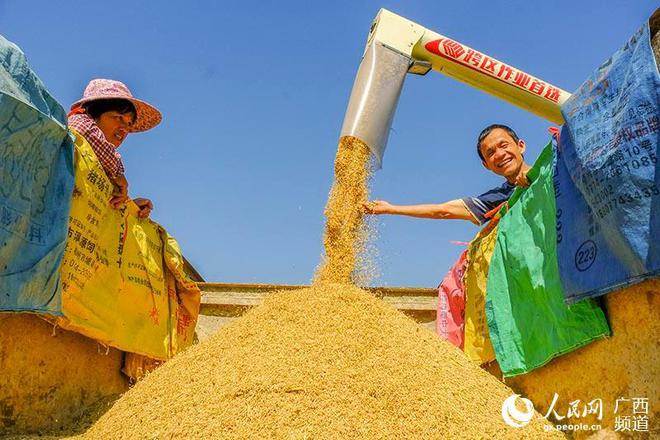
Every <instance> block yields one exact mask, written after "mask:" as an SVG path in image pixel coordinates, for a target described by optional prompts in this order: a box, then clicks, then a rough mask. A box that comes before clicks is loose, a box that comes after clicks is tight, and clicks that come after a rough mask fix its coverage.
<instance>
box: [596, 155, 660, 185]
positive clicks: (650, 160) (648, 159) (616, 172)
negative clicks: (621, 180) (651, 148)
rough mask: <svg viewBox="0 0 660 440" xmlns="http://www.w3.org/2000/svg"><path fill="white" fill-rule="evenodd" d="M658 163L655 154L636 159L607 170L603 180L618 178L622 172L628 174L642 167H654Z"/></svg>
mask: <svg viewBox="0 0 660 440" xmlns="http://www.w3.org/2000/svg"><path fill="white" fill-rule="evenodd" d="M657 163H658V158H657V157H656V155H655V154H653V153H649V155H648V156H642V157H640V158H638V159H632V160H630V161H628V162H624V163H622V164H619V165H614V166H612V167H611V168H609V169H608V170H605V180H609V179H612V178H614V177H619V176H620V175H622V174H623V172H624V171H626V172H628V173H630V172H631V170H638V169H640V168H642V167H650V166H654V165H655V164H657Z"/></svg>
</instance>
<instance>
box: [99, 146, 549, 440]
mask: <svg viewBox="0 0 660 440" xmlns="http://www.w3.org/2000/svg"><path fill="white" fill-rule="evenodd" d="M368 161H369V152H368V149H367V148H366V146H365V145H364V144H363V143H361V142H359V141H357V140H356V139H354V138H344V139H342V141H341V143H340V148H339V151H338V154H337V160H336V165H335V171H336V181H335V184H334V186H333V189H332V191H331V194H330V199H329V201H328V204H327V207H326V216H327V225H326V233H325V240H324V241H325V248H326V259H325V260H324V262H323V264H322V265H321V267H320V268H319V270H318V272H317V275H316V279H315V283H314V285H313V286H312V288H309V289H303V290H297V291H287V292H281V293H277V294H274V295H272V296H271V297H269V298H267V299H266V301H265V302H264V303H263V304H262V305H260V306H259V307H257V308H255V309H253V310H251V311H250V312H248V313H247V314H246V315H245V316H243V317H242V318H241V319H240V320H237V321H235V322H234V323H232V324H231V325H229V326H227V327H224V328H222V329H221V330H220V331H219V332H218V333H217V334H215V335H214V336H212V337H211V338H209V339H208V340H206V341H205V342H203V343H202V344H199V345H196V346H193V347H192V348H190V349H189V350H188V351H186V352H184V353H182V354H179V355H177V356H176V357H175V358H174V359H173V360H171V361H169V362H168V363H166V364H165V365H163V366H162V367H160V368H159V369H157V370H156V371H155V372H153V373H151V374H150V375H149V376H147V378H146V379H144V380H142V381H141V382H139V383H138V384H137V385H136V386H135V387H134V388H133V389H131V390H130V391H129V392H128V393H126V394H125V395H124V396H123V397H122V398H121V399H120V400H118V401H117V403H116V404H115V405H114V406H113V407H112V408H111V409H110V410H109V411H108V412H107V413H106V414H105V415H104V416H103V417H102V418H100V419H99V420H98V421H97V422H96V423H95V424H94V425H93V426H92V428H91V429H90V430H89V431H88V432H87V433H86V437H87V438H93V439H104V440H105V439H169V438H191V439H198V438H199V439H203V438H235V439H248V438H254V439H264V438H281V439H326V438H332V439H335V438H339V439H387V438H406V439H410V438H414V439H427V438H428V439H430V438H438V439H440V438H442V439H444V438H529V439H536V438H539V437H542V436H547V437H551V438H552V437H554V436H557V437H558V438H561V436H560V435H559V434H556V433H552V434H547V433H545V432H544V431H543V424H542V422H541V421H542V420H543V419H542V418H541V416H540V415H538V414H537V415H536V418H535V419H534V420H533V421H532V423H531V424H530V425H528V426H526V427H525V428H521V429H515V428H510V427H508V426H507V425H506V424H505V423H504V422H503V421H502V417H501V406H502V402H503V401H504V400H505V399H506V398H507V397H509V396H510V395H511V394H512V391H511V390H510V389H508V388H507V387H506V386H504V385H503V384H501V383H500V382H498V381H497V380H496V379H495V378H494V377H493V376H491V375H489V374H488V373H486V372H484V371H482V370H481V369H479V368H478V367H477V366H476V365H474V364H472V363H471V362H470V361H469V360H468V359H467V358H466V357H465V356H463V354H462V353H461V352H460V351H459V350H458V349H456V348H455V347H453V346H452V345H450V344H448V343H446V342H445V341H441V340H440V339H439V338H437V337H436V336H435V335H434V334H433V333H431V332H430V331H428V330H426V329H423V328H422V327H421V326H419V325H418V324H416V323H415V322H414V321H412V320H411V319H409V318H407V317H405V316H404V315H403V314H401V313H399V312H398V311H397V310H395V309H394V308H392V307H391V306H389V305H387V304H385V303H384V302H382V301H381V300H379V299H377V298H375V297H374V296H372V295H371V294H369V293H368V292H366V291H364V290H361V289H359V288H357V287H355V286H353V285H352V284H351V283H352V281H354V279H355V268H356V265H357V262H358V260H359V256H360V253H361V246H362V245H363V244H364V226H363V213H362V203H363V202H365V201H366V200H367V193H368V190H367V181H368V174H369V170H368Z"/></svg>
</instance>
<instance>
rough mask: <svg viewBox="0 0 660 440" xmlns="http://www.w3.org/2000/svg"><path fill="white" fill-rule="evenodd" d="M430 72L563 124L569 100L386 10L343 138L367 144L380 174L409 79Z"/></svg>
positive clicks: (375, 27)
mask: <svg viewBox="0 0 660 440" xmlns="http://www.w3.org/2000/svg"><path fill="white" fill-rule="evenodd" d="M431 69H433V70H436V71H438V72H441V73H443V74H445V75H447V76H450V77H452V78H454V79H457V80H459V81H462V82H464V83H467V84H469V85H471V86H473V87H476V88H478V89H480V90H482V91H484V92H487V93H490V94H491V95H494V96H496V97H498V98H500V99H503V100H505V101H508V102H510V103H512V104H514V105H517V106H518V107H521V108H523V109H525V110H528V111H530V112H532V113H534V114H536V115H538V116H540V117H542V118H544V119H547V120H548V121H551V122H553V123H556V124H562V123H563V118H562V116H561V113H560V111H559V108H560V106H561V104H563V103H564V102H565V101H566V100H567V99H568V98H569V96H570V94H569V93H568V92H566V91H564V90H562V89H560V88H559V87H556V86H554V85H552V84H550V83H548V82H546V81H542V80H540V79H539V78H536V77H534V76H532V75H530V74H528V73H525V72H523V71H522V70H520V69H517V68H515V67H512V66H510V65H508V64H506V63H503V62H501V61H498V60H497V59H495V58H493V57H491V56H488V55H486V54H484V53H482V52H479V51H477V50H474V49H472V48H470V47H468V46H465V45H464V44H462V43H459V42H458V41H455V40H452V39H450V38H447V37H445V36H443V35H440V34H438V33H435V32H433V31H431V30H428V29H426V28H424V27H422V26H420V25H418V24H416V23H414V22H412V21H410V20H407V19H405V18H403V17H400V16H398V15H396V14H394V13H392V12H390V11H388V10H386V9H381V10H380V11H379V12H378V15H377V16H376V18H375V19H374V21H373V23H372V25H371V29H370V31H369V37H368V39H367V45H366V48H365V51H364V55H363V57H362V61H361V63H360V67H359V68H358V72H357V75H356V78H355V83H354V84H353V90H352V91H351V97H350V100H349V102H348V108H347V110H346V116H345V117H344V123H343V125H342V128H341V134H340V136H354V137H356V138H358V139H360V140H361V141H362V142H364V143H366V144H367V145H368V146H369V148H370V149H371V152H372V154H373V156H374V158H375V161H376V165H377V167H378V168H380V166H381V165H382V160H383V153H384V151H385V146H386V144H387V138H388V136H389V131H390V128H391V126H392V120H393V118H394V112H395V110H396V106H397V103H398V101H399V96H400V95H401V90H402V88H403V82H404V79H405V77H406V74H407V73H409V72H410V73H415V74H419V75H425V74H426V73H428V72H429V71H430V70H431Z"/></svg>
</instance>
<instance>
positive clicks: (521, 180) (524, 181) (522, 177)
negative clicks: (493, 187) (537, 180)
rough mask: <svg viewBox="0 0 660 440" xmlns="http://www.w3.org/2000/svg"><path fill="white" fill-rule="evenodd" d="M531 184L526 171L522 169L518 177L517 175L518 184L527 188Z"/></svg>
mask: <svg viewBox="0 0 660 440" xmlns="http://www.w3.org/2000/svg"><path fill="white" fill-rule="evenodd" d="M529 184H530V182H529V178H528V177H527V172H526V171H522V172H521V173H520V174H518V177H516V186H521V187H523V188H527V187H528V186H529Z"/></svg>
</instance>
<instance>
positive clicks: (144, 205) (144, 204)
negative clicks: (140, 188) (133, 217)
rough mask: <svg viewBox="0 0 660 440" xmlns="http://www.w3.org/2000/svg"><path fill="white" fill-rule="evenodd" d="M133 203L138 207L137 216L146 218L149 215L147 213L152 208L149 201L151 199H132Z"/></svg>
mask: <svg viewBox="0 0 660 440" xmlns="http://www.w3.org/2000/svg"><path fill="white" fill-rule="evenodd" d="M133 201H134V202H135V204H136V205H137V206H138V208H140V211H139V212H138V217H140V218H147V217H149V214H151V211H152V210H153V209H154V204H153V203H151V200H149V199H133Z"/></svg>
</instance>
